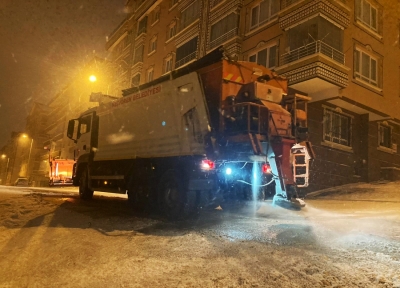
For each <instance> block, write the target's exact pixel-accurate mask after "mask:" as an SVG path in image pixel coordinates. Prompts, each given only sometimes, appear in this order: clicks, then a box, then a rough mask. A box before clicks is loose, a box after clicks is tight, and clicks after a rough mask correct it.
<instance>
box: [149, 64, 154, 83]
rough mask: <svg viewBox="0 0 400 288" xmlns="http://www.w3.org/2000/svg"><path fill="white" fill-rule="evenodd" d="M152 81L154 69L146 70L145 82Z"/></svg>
mask: <svg viewBox="0 0 400 288" xmlns="http://www.w3.org/2000/svg"><path fill="white" fill-rule="evenodd" d="M153 79H154V68H153V67H152V68H150V69H147V82H150V81H153Z"/></svg>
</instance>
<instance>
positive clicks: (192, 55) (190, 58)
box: [175, 51, 197, 68]
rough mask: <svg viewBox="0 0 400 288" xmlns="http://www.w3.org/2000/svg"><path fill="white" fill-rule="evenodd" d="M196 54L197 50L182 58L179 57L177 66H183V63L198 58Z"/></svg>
mask: <svg viewBox="0 0 400 288" xmlns="http://www.w3.org/2000/svg"><path fill="white" fill-rule="evenodd" d="M196 54H197V52H196V51H195V52H192V53H190V54H189V55H187V56H186V57H183V58H182V59H179V60H177V61H176V62H175V68H178V67H181V66H182V65H184V64H186V63H188V62H190V61H192V60H194V59H196Z"/></svg>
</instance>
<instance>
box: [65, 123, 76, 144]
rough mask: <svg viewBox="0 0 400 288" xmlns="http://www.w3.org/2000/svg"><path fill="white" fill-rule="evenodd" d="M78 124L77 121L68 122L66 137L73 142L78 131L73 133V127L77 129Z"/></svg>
mask: <svg viewBox="0 0 400 288" xmlns="http://www.w3.org/2000/svg"><path fill="white" fill-rule="evenodd" d="M78 123H79V121H78V119H72V120H69V121H68V130H67V137H68V138H69V139H72V140H74V141H75V142H76V140H77V139H78V137H77V134H78V133H77V132H78V131H75V127H78Z"/></svg>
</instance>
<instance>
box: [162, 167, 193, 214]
mask: <svg viewBox="0 0 400 288" xmlns="http://www.w3.org/2000/svg"><path fill="white" fill-rule="evenodd" d="M181 178H182V177H178V175H177V173H176V171H175V170H168V171H167V172H165V173H164V175H163V176H162V177H161V179H160V182H159V185H158V193H157V194H158V205H159V207H160V209H161V211H162V212H163V214H164V215H165V216H167V218H168V219H170V220H179V219H182V218H184V217H185V216H187V214H188V211H187V209H185V204H186V201H187V197H186V196H187V195H185V189H184V183H183V181H182V179H181Z"/></svg>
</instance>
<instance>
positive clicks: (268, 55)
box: [249, 45, 278, 68]
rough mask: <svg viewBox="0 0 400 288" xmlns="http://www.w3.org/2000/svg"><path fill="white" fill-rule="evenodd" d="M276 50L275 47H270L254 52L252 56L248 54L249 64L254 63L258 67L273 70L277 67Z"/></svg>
mask: <svg viewBox="0 0 400 288" xmlns="http://www.w3.org/2000/svg"><path fill="white" fill-rule="evenodd" d="M277 51H278V49H277V46H276V45H274V46H270V47H267V48H264V49H262V50H259V51H257V52H255V53H254V54H250V56H249V62H255V63H257V64H259V65H263V66H265V67H267V68H273V67H275V66H277V63H276V62H277V61H276V59H277V57H276V53H277Z"/></svg>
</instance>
